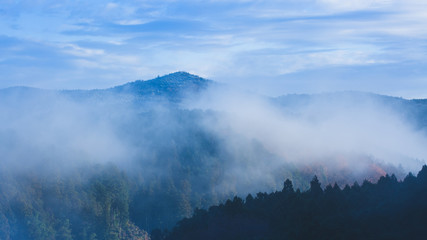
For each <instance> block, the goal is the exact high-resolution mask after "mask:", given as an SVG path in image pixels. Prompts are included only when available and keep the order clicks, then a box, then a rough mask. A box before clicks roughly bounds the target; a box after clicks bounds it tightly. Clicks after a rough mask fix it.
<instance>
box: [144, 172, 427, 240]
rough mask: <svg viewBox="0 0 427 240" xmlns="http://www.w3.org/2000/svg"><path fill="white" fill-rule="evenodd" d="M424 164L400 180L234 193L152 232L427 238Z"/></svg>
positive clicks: (387, 178) (197, 236)
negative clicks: (169, 227) (168, 227)
mask: <svg viewBox="0 0 427 240" xmlns="http://www.w3.org/2000/svg"><path fill="white" fill-rule="evenodd" d="M426 229H427V166H424V167H423V168H422V170H421V171H420V172H419V173H418V175H417V176H414V175H412V174H411V173H410V174H409V175H407V177H406V178H405V179H404V180H403V181H398V180H397V178H396V177H395V176H394V175H391V176H389V175H386V176H383V177H381V178H380V179H379V180H378V182H377V183H371V182H369V181H364V182H363V184H362V185H359V184H358V183H357V182H356V183H354V184H353V185H352V186H351V187H350V186H349V185H346V186H345V187H344V188H343V189H341V188H340V187H339V186H338V185H336V184H335V185H334V186H331V185H328V186H326V188H324V189H322V188H321V185H320V183H319V181H318V179H317V177H314V178H313V180H312V181H311V183H310V189H309V190H307V191H305V192H300V191H299V190H296V191H295V190H294V188H293V186H292V182H291V181H290V180H286V181H285V182H284V187H283V190H282V191H278V192H274V193H270V194H267V193H258V194H257V195H256V196H255V197H253V196H252V195H250V194H249V195H248V196H247V197H246V199H245V200H243V199H241V198H239V197H234V199H232V200H227V201H226V202H225V203H224V204H221V205H219V206H213V207H210V208H209V210H200V209H199V210H196V211H195V212H194V215H193V217H191V218H186V219H183V220H181V221H180V222H179V223H178V224H177V226H176V227H175V228H174V229H173V230H172V231H171V232H169V233H168V232H165V231H163V232H162V231H160V230H155V231H153V234H152V239H153V240H158V239H174V240H180V239H204V240H209V239H222V240H224V239H317V240H319V239H425V238H426Z"/></svg>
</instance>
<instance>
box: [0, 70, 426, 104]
mask: <svg viewBox="0 0 427 240" xmlns="http://www.w3.org/2000/svg"><path fill="white" fill-rule="evenodd" d="M180 73H185V74H188V75H191V76H195V77H200V78H202V79H204V80H207V81H212V82H214V83H220V82H218V81H215V80H214V79H208V78H203V77H201V76H199V75H197V74H192V73H189V72H186V71H177V72H172V73H168V74H165V75H161V76H160V75H158V76H157V77H153V78H150V79H137V80H134V81H129V82H124V83H119V84H118V85H114V86H107V87H105V88H90V89H78V88H76V89H46V88H37V87H30V86H10V87H6V88H0V90H6V89H11V88H25V89H37V90H47V91H92V90H108V89H111V88H115V87H119V86H123V85H126V84H129V83H134V82H139V81H142V82H146V81H155V80H157V79H159V78H163V77H166V76H169V75H174V74H180ZM237 90H242V89H237ZM341 93H349V94H351V93H356V94H373V95H378V96H385V97H393V98H401V99H404V100H424V99H427V98H405V97H402V96H393V95H387V94H381V93H375V92H368V91H358V90H341V91H324V92H316V93H283V94H279V95H265V96H266V97H272V98H279V97H283V96H290V95H308V96H316V95H323V94H341ZM259 95H262V94H259Z"/></svg>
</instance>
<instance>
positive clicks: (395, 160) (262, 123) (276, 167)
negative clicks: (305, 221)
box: [0, 72, 427, 240]
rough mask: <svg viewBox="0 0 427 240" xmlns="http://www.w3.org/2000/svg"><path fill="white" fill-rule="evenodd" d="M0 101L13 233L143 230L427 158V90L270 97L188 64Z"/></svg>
mask: <svg viewBox="0 0 427 240" xmlns="http://www.w3.org/2000/svg"><path fill="white" fill-rule="evenodd" d="M0 99H1V101H0V112H1V113H2V114H1V115H0V239H7V240H9V239H19V240H21V239H22V240H27V239H68V240H69V239H75V240H80V239H82V240H86V239H92V240H94V239H98V240H101V239H109V240H110V239H111V240H113V239H146V238H148V234H147V233H151V232H152V231H153V229H172V228H173V226H175V224H176V223H177V222H178V221H179V220H181V219H183V218H185V217H190V216H191V215H192V214H193V211H194V210H195V209H207V208H209V207H210V206H212V205H217V204H220V203H222V202H224V201H225V200H226V199H228V198H232V197H233V196H239V197H244V196H246V195H247V194H248V193H251V194H254V193H256V192H259V191H263V192H274V191H277V190H280V189H281V188H282V182H283V179H286V178H289V179H290V180H292V182H293V186H294V188H295V189H301V191H305V190H307V189H309V188H310V184H309V181H310V179H311V178H312V177H313V176H314V175H317V176H318V180H319V182H320V183H322V184H323V185H327V184H333V183H337V185H338V186H339V187H344V186H345V185H346V184H350V183H353V182H355V181H359V182H362V181H363V179H367V180H369V181H371V182H375V181H377V180H378V179H379V178H380V177H381V176H384V175H385V174H386V173H387V172H388V173H394V174H395V175H396V179H398V180H400V179H403V178H404V177H405V175H406V174H407V173H408V172H409V171H411V170H413V169H419V167H420V166H422V165H423V164H424V163H425V162H424V158H423V157H424V156H425V155H426V154H427V153H426V150H425V146H426V145H425V144H424V143H426V141H425V126H426V124H424V122H425V116H427V114H426V112H427V110H426V108H425V105H426V104H425V103H426V101H425V100H405V99H401V98H392V97H386V96H380V95H375V94H363V93H334V94H324V95H286V96H283V97H278V98H270V97H263V96H255V95H252V94H250V93H243V94H242V93H241V92H239V91H235V90H230V89H229V88H227V87H224V86H220V85H218V84H215V83H213V82H212V81H210V80H206V79H203V78H200V77H198V76H195V75H191V74H188V73H184V72H178V73H174V74H169V75H166V76H162V77H158V78H155V79H152V80H148V81H135V82H132V83H128V84H124V85H121V86H117V87H113V88H109V89H99V90H72V91H71V90H66V91H53V90H42V89H32V88H9V89H2V90H0ZM366 184H368V183H366ZM364 185H365V184H364ZM398 185H399V186H400V185H401V184H400V183H399V184H398ZM366 186H370V185H369V184H368V185H366ZM334 189H336V187H335V188H334ZM340 192H342V191H340ZM277 194H278V193H277ZM277 194H276V195H277ZM325 194H326V191H325ZM325 194H323V195H325ZM273 195H274V194H273ZM279 195H280V194H279ZM267 196H269V195H268V194H261V195H259V197H258V198H266V197H267ZM292 196H298V198H303V199H305V197H304V196H309V194H308V193H293V194H292ZM325 196H326V195H325ZM236 199H237V200H238V201H239V198H236ZM304 201H309V199H306V200H304ZM310 201H311V200H310ZM242 204H243V203H242ZM226 205H227V204H226ZM298 206H299V205H298ZM298 206H296V207H298ZM299 207H301V206H299ZM301 208H302V207H301ZM257 211H264V210H261V209H258V210H257ZM266 211H267V213H268V211H270V210H266ZM198 212H199V211H198ZM196 216H197V215H196ZM261 220H262V219H261ZM261 220H260V219H256V221H259V222H260V225H259V226H260V227H261V228H263V227H262V226H264V225H265V222H262V221H261ZM248 221H249V220H248ZM301 221H302V220H301ZM233 224H234V223H233ZM236 224H237V223H236ZM239 224H240V223H239ZM247 224H249V225H250V224H252V223H251V222H248V223H247ZM268 227H269V228H270V227H271V226H268ZM264 230H265V229H264ZM264 230H263V231H264ZM260 231H261V230H260ZM301 231H302V230H301ZM154 233H155V234H154V236H157V235H159V233H160V232H159V231H154ZM263 233H264V232H263ZM156 234H157V235H156ZM173 234H176V233H173ZM172 236H178V235H170V237H172Z"/></svg>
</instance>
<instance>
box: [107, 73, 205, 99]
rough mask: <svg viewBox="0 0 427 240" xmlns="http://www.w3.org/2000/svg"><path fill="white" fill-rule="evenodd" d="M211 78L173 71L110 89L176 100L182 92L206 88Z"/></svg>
mask: <svg viewBox="0 0 427 240" xmlns="http://www.w3.org/2000/svg"><path fill="white" fill-rule="evenodd" d="M210 84H212V81H211V80H207V79H204V78H202V77H199V76H197V75H194V74H190V73H188V72H182V71H180V72H174V73H170V74H167V75H164V76H158V77H157V78H154V79H151V80H145V81H142V80H138V81H135V82H130V83H126V84H124V85H120V86H117V87H114V88H113V89H112V90H113V91H115V92H121V93H131V94H137V95H139V96H145V97H149V98H152V97H155V96H163V97H167V98H168V99H170V100H173V101H177V100H178V99H180V97H181V96H182V94H184V93H189V92H193V93H195V92H199V91H201V90H203V89H206V88H207V87H208V86H209V85H210Z"/></svg>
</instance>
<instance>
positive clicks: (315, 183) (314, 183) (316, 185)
mask: <svg viewBox="0 0 427 240" xmlns="http://www.w3.org/2000/svg"><path fill="white" fill-rule="evenodd" d="M309 191H310V193H311V194H312V195H315V196H317V195H320V194H322V193H323V190H322V188H321V187H320V182H319V179H318V178H317V176H316V175H315V176H314V177H313V179H312V180H311V182H310V190H309Z"/></svg>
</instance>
